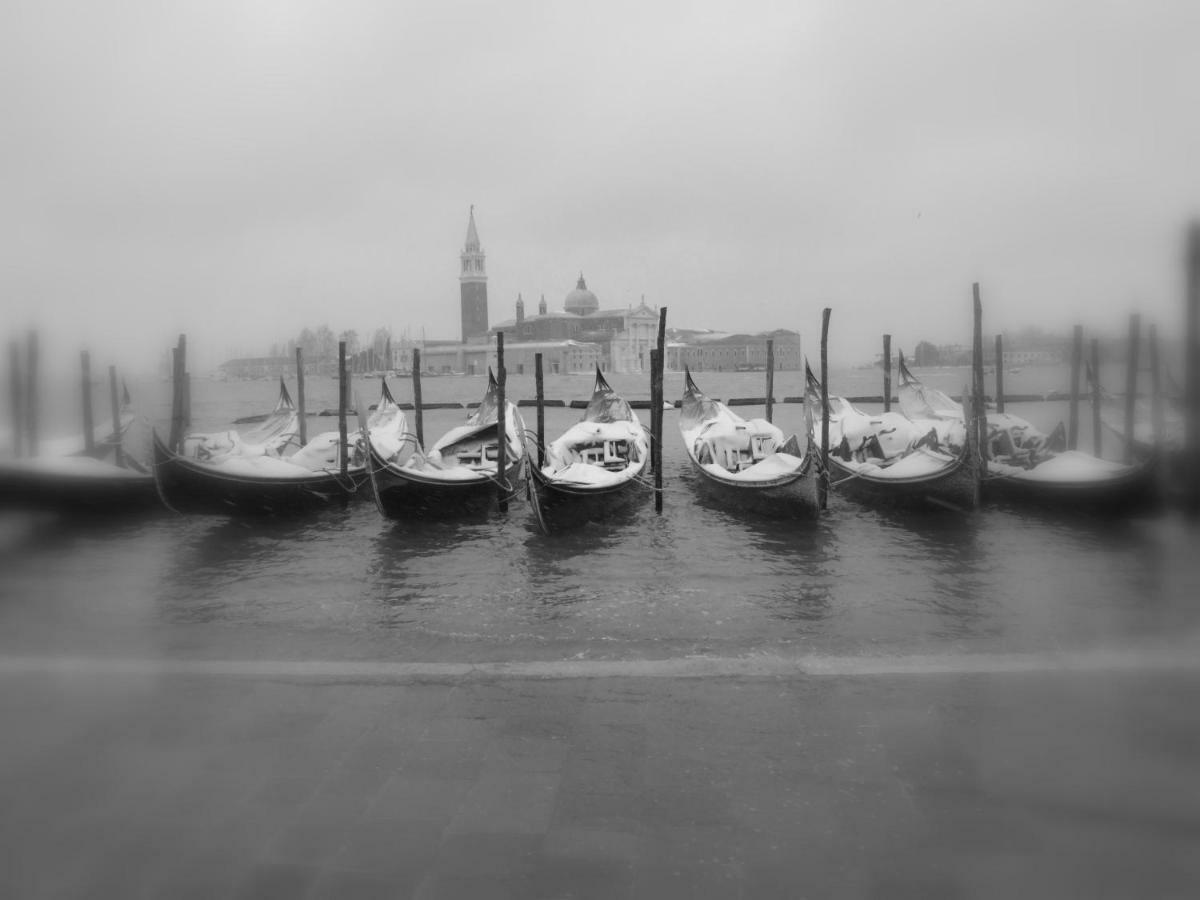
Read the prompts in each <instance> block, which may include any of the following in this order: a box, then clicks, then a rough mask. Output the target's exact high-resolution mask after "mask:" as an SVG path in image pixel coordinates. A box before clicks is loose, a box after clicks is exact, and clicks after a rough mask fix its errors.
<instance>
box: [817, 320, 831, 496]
mask: <svg viewBox="0 0 1200 900" xmlns="http://www.w3.org/2000/svg"><path fill="white" fill-rule="evenodd" d="M832 312H833V310H831V309H830V308H829V307H828V306H827V307H825V309H824V310H822V312H821V472H820V477H819V478H818V479H817V506H818V507H819V508H820V509H822V510H823V509H825V508H826V507H827V506H828V505H829V316H830V314H831V313H832Z"/></svg>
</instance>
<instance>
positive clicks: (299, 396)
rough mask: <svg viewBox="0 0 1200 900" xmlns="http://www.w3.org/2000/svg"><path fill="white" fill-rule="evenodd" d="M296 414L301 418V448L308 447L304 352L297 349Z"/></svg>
mask: <svg viewBox="0 0 1200 900" xmlns="http://www.w3.org/2000/svg"><path fill="white" fill-rule="evenodd" d="M296 413H297V414H298V415H299V418H300V446H301V447H305V446H307V445H308V413H307V411H306V410H305V406H304V351H303V350H302V349H301V348H300V347H297V348H296Z"/></svg>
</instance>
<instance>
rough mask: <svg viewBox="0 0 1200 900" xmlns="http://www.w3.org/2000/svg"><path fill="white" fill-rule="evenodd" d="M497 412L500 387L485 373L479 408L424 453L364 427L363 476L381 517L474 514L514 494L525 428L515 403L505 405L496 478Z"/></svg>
mask: <svg viewBox="0 0 1200 900" xmlns="http://www.w3.org/2000/svg"><path fill="white" fill-rule="evenodd" d="M498 412H499V385H498V384H497V383H496V378H495V376H494V375H493V374H492V372H491V371H490V370H489V371H488V385H487V390H486V391H485V393H484V395H483V400H482V402H481V403H480V404H479V407H478V409H476V411H475V412H473V413H472V414H471V415H470V416H469V417H468V419H467V421H466V423H465V424H463V425H460V426H457V427H455V428H452V429H450V431H448V432H446V434H444V435H443V436H442V437H441V438H439V439H438V441H437V442H436V443H435V444H434V445H433V446H432V447H431V448H429V450H428V451H426V450H425V449H424V448H423V447H422V446H421V445H420V444H419V443H418V441H417V439H416V437H415V436H414V435H411V434H404V435H403V436H402V437H401V438H399V439H397V438H396V436H395V435H392V437H391V439H389V440H382V439H381V437H380V435H377V434H376V430H375V428H373V427H371V426H370V425H368V426H367V429H366V431H367V436H368V439H367V442H366V443H367V471H368V473H369V475H370V481H371V486H372V492H373V494H374V497H375V503H376V505H377V506H378V507H379V511H380V513H382V514H383V515H384V516H385V517H386V518H389V519H422V518H442V517H452V516H459V515H465V514H470V513H479V512H483V511H486V510H488V509H490V508H491V506H492V505H493V504H494V503H496V501H497V497H498V492H499V491H500V490H505V491H511V490H513V486H514V485H516V484H517V482H518V481H519V479H520V477H521V473H522V471H523V468H522V467H523V465H524V459H525V452H524V451H525V445H524V441H523V434H524V431H525V425H524V423H523V422H522V420H521V416H520V413H518V412H517V407H516V404H514V403H512V402H511V401H506V402H505V428H504V437H505V454H506V464H505V468H504V472H503V473H502V474H500V475H499V476H498V475H497V462H498V458H499V449H500V446H499V415H498ZM497 482H499V483H497Z"/></svg>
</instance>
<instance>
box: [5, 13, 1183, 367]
mask: <svg viewBox="0 0 1200 900" xmlns="http://www.w3.org/2000/svg"><path fill="white" fill-rule="evenodd" d="M1198 33H1200V5H1198V4H1195V3H1194V2H1187V0H1182V2H1163V3H1104V2H1071V3H1045V2H1008V3H996V2H987V3H977V2H954V3H933V2H925V0H916V2H905V3H891V2H871V3H855V2H849V3H847V2H823V3H796V2H789V3H745V2H743V3H737V4H734V3H728V4H718V3H696V2H688V3H677V4H667V3H628V4H625V3H605V4H588V5H582V4H566V3H563V4H558V3H553V4H552V3H544V4H527V3H522V4H518V3H503V4H496V3H474V4H463V3H429V4H402V3H395V2H379V3H354V2H336V3H335V2H327V3H316V2H305V0H271V2H264V0H235V2H213V0H207V2H195V3H164V2H153V0H146V2H141V3H138V2H113V0H110V2H104V3H87V2H80V3H71V4H63V3H55V2H45V0H32V2H26V0H15V2H14V0H9V2H7V3H5V4H3V6H0V59H2V60H3V62H0V65H2V66H3V68H4V75H3V78H2V79H0V114H2V115H3V119H4V122H5V125H4V128H3V131H2V132H0V189H2V196H3V197H4V201H3V203H2V204H0V241H2V244H3V255H2V256H0V279H2V283H0V304H2V306H0V309H3V310H4V311H5V314H4V316H3V321H4V325H5V327H4V329H3V330H4V331H5V332H16V331H23V330H24V329H25V328H26V327H28V326H29V325H31V324H38V325H40V326H41V327H42V328H43V330H44V332H47V333H48V337H47V340H48V341H49V346H48V348H47V354H48V356H50V355H53V354H58V355H59V356H61V357H63V358H69V359H73V358H74V356H73V354H74V353H75V352H76V351H77V350H78V348H79V347H80V346H81V345H82V344H84V343H87V344H88V345H89V346H91V348H92V350H93V352H94V353H95V354H96V355H97V356H98V357H102V358H103V361H108V360H109V359H110V358H111V359H113V360H117V361H127V364H128V365H130V366H135V365H145V364H148V363H152V362H153V361H154V360H156V359H157V357H158V356H159V355H160V354H161V353H162V352H163V351H164V350H166V348H167V347H169V346H170V344H171V343H172V342H173V340H174V336H175V334H176V333H177V332H179V331H181V330H183V331H187V332H188V334H189V337H190V339H191V341H192V347H193V348H194V350H193V352H194V353H195V354H197V355H198V357H196V358H198V359H199V360H200V361H202V362H205V363H209V364H212V363H215V362H219V361H220V360H221V359H222V358H223V357H224V356H225V355H226V353H228V352H231V351H236V352H246V353H251V352H259V351H262V350H264V349H266V347H267V346H269V344H270V343H271V342H272V341H274V340H284V339H286V338H287V337H288V336H290V335H294V334H295V333H296V332H297V331H298V330H299V329H300V328H301V327H303V326H305V325H318V324H321V323H322V322H328V324H329V325H330V326H331V327H333V328H334V329H335V330H337V331H340V330H342V329H346V328H355V329H357V330H358V331H359V332H360V334H362V333H364V332H368V331H369V330H370V329H372V328H373V327H375V326H376V325H381V324H382V325H388V326H391V327H392V328H393V329H394V330H395V331H397V332H398V331H400V330H402V329H405V328H408V329H410V330H411V331H412V332H413V333H415V334H420V332H421V329H422V328H424V329H425V332H426V334H427V335H428V336H430V337H457V336H458V330H459V325H458V287H457V267H458V262H457V255H458V252H459V250H460V249H461V245H462V241H463V237H464V234H465V230H466V222H467V210H468V207H469V206H470V205H471V204H475V207H476V216H477V221H478V225H479V232H480V237H481V239H482V242H483V245H484V249H485V250H486V252H487V254H488V272H489V276H490V279H489V297H490V306H491V318H492V320H493V321H498V320H501V319H504V318H508V317H510V316H511V315H512V309H513V303H514V302H515V300H516V296H517V293H518V292H521V293H523V294H524V296H525V299H526V302H527V304H530V303H536V299H537V297H538V295H539V294H541V293H543V292H544V293H545V295H546V298H547V301H548V303H549V304H550V306H551V308H558V307H559V306H560V304H561V301H562V297H563V296H564V295H565V294H566V292H567V291H569V290H570V289H571V288H572V287H573V286H574V281H575V278H576V277H577V276H578V274H579V272H580V271H581V270H582V271H583V272H584V274H585V275H586V277H587V279H588V285H589V287H591V288H592V289H593V290H594V291H595V292H596V293H597V294H598V295H599V297H600V299H601V302H602V304H604V305H606V306H617V305H623V304H625V303H629V302H636V301H637V300H638V298H639V297H640V296H641V295H642V294H645V297H646V300H647V302H649V303H651V304H652V305H656V304H665V305H667V306H668V307H669V308H670V313H669V322H670V323H671V324H674V325H681V326H691V327H713V328H723V329H753V330H757V329H763V328H770V327H790V328H796V329H798V330H801V331H803V332H805V334H806V335H808V336H810V337H811V336H815V334H816V332H817V330H818V328H819V323H820V310H821V308H822V307H823V306H826V305H828V306H831V307H833V310H834V317H833V333H832V342H831V353H832V354H833V358H834V360H835V361H836V362H840V363H857V362H860V361H863V360H865V359H868V358H870V356H871V354H873V353H874V352H875V351H876V347H877V344H878V341H879V335H880V334H881V333H882V332H884V331H890V332H891V333H892V334H894V335H895V340H896V341H897V342H898V343H899V345H900V346H902V347H911V346H912V345H913V344H915V343H916V341H917V340H919V339H922V338H931V339H934V340H937V341H962V342H966V341H968V340H969V334H970V288H971V282H972V281H976V280H977V281H979V282H981V284H982V288H983V293H984V302H985V316H986V320H985V329H986V330H987V332H988V333H989V334H990V333H992V332H993V331H996V330H1000V329H1003V328H1013V327H1021V326H1023V325H1027V324H1040V325H1043V326H1045V327H1048V328H1066V327H1068V326H1069V325H1071V324H1073V323H1074V322H1076V321H1081V322H1083V323H1084V324H1085V325H1087V326H1092V327H1096V328H1100V329H1104V330H1111V331H1116V330H1118V329H1120V328H1121V327H1122V323H1123V319H1124V317H1125V316H1126V315H1127V314H1128V313H1129V312H1130V311H1132V310H1134V309H1140V310H1141V311H1142V312H1143V313H1144V314H1145V315H1146V316H1147V317H1148V319H1150V320H1153V321H1158V322H1160V323H1161V326H1160V327H1163V328H1164V329H1170V328H1173V327H1174V325H1175V323H1176V322H1177V321H1179V318H1180V308H1181V305H1182V304H1181V293H1182V288H1181V277H1180V276H1181V269H1180V239H1181V236H1182V232H1183V226H1184V223H1185V222H1186V220H1187V219H1188V217H1189V216H1193V215H1195V214H1196V213H1197V211H1198V208H1200V205H1198V203H1197V197H1198V192H1200V175H1198V174H1197V171H1196V161H1197V160H1198V159H1200V119H1198V117H1197V115H1196V103H1195V99H1196V85H1197V84H1200V54H1197V53H1196V52H1195V36H1196V35H1197V34H1198ZM808 346H809V347H810V348H814V347H815V341H814V342H811V343H809V345H808Z"/></svg>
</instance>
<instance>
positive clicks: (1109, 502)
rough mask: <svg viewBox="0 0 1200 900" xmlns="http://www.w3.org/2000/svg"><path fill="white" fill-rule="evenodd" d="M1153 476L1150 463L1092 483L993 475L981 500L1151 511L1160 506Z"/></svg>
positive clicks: (1112, 512)
mask: <svg viewBox="0 0 1200 900" xmlns="http://www.w3.org/2000/svg"><path fill="white" fill-rule="evenodd" d="M1157 475H1158V472H1157V467H1156V466H1155V464H1154V462H1153V461H1146V462H1143V463H1139V464H1138V465H1136V466H1134V467H1133V468H1132V469H1130V471H1129V472H1127V473H1125V474H1123V475H1121V476H1119V477H1114V478H1104V479H1097V480H1093V481H1053V480H1032V479H1022V478H1016V477H1012V476H1008V475H993V476H991V477H989V478H988V479H987V481H986V482H985V484H984V496H985V498H986V499H987V500H989V501H994V502H996V503H999V504H1004V505H1009V506H1014V507H1016V506H1021V507H1033V508H1042V509H1048V510H1057V511H1062V512H1083V513H1087V514H1090V515H1095V514H1110V515H1119V514H1122V513H1127V512H1137V511H1140V510H1150V509H1154V508H1155V507H1157V506H1158V505H1159V504H1160V503H1161V501H1162V497H1161V491H1160V490H1159V484H1158V477H1157Z"/></svg>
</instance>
